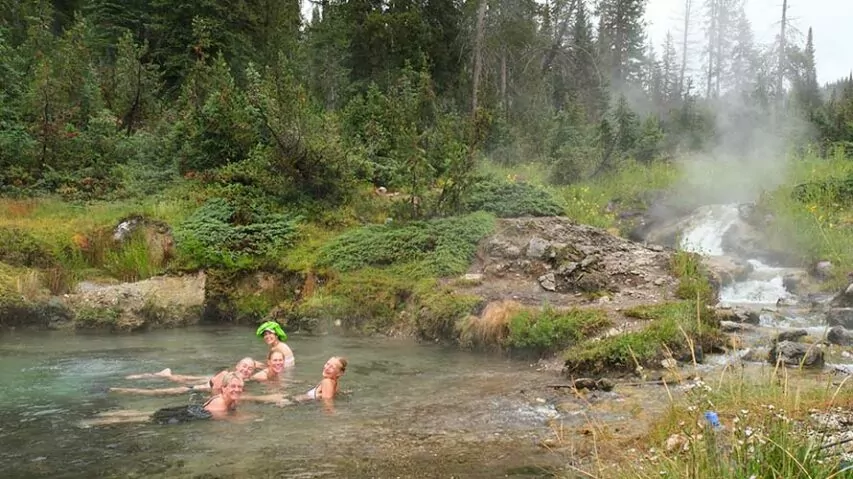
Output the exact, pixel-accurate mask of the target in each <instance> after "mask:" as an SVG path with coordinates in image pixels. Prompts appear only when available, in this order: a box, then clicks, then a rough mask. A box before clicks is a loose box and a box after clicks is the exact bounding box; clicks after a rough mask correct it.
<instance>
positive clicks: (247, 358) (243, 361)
mask: <svg viewBox="0 0 853 479" xmlns="http://www.w3.org/2000/svg"><path fill="white" fill-rule="evenodd" d="M243 363H247V364H251V365H252V369H254V367H255V360H254V359H252V358H250V357H248V356H246V357H245V358H243V359H241V360H239V361H237V365H238V366H239V365H241V364H243Z"/></svg>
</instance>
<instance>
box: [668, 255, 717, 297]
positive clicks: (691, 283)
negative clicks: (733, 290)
mask: <svg viewBox="0 0 853 479" xmlns="http://www.w3.org/2000/svg"><path fill="white" fill-rule="evenodd" d="M669 269H670V271H672V274H673V276H675V277H676V278H678V287H677V288H676V290H675V295H676V296H678V297H679V298H681V299H686V300H695V301H699V302H700V303H702V304H710V303H714V302H716V295H717V293H716V291H715V290H714V288H713V287H712V286H711V282H710V280H709V278H710V274H709V272H708V270H707V268H706V267H705V265H704V264H703V263H702V257H701V256H700V255H699V254H697V253H691V252H688V251H677V252H676V253H675V254H673V255H672V256H671V257H670V260H669Z"/></svg>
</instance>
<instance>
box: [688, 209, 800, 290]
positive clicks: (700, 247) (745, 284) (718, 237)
mask: <svg viewBox="0 0 853 479" xmlns="http://www.w3.org/2000/svg"><path fill="white" fill-rule="evenodd" d="M693 218H694V221H693V223H692V225H691V226H690V227H689V228H688V229H686V230H685V231H684V234H683V236H682V240H681V248H682V249H683V250H685V251H692V252H696V253H701V254H704V255H707V256H724V255H726V251H724V249H723V236H725V234H726V232H727V231H728V230H729V228H731V227H732V225H734V224H735V222H737V221H738V220H739V218H740V213H739V211H738V205H736V204H723V205H707V206H703V207H701V208H699V209H697V210H696V212H695V213H694V215H693ZM747 261H748V262H749V264H750V266H751V272H750V274H749V277H748V278H746V280H744V281H738V282H734V283H731V284H729V285H727V286H725V287H724V288H723V289H722V290H720V304H722V305H724V306H727V305H743V306H748V305H752V306H768V305H776V304H777V302H779V301H780V300H781V301H783V302H786V303H787V302H791V301H793V300H794V298H793V295H791V293H789V292H788V291H787V290H786V289H785V286H784V284H783V278H784V276H785V274H787V273H789V272H791V271H792V269H790V268H778V267H773V266H768V265H766V264H764V263H762V262H761V261H759V260H757V259H754V258H750V259H748V260H747Z"/></svg>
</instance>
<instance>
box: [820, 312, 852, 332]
mask: <svg viewBox="0 0 853 479" xmlns="http://www.w3.org/2000/svg"><path fill="white" fill-rule="evenodd" d="M826 324H828V325H830V326H842V327H844V328H846V329H853V308H831V309H830V310H829V311H827V312H826Z"/></svg>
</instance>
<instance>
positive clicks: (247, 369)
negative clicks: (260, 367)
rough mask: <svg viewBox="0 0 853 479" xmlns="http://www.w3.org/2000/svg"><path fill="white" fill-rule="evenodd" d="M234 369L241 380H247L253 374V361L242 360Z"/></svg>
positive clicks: (248, 359)
mask: <svg viewBox="0 0 853 479" xmlns="http://www.w3.org/2000/svg"><path fill="white" fill-rule="evenodd" d="M234 369H235V370H236V371H237V374H239V375H240V377H241V378H243V379H249V378H250V377H252V373H254V372H255V361H254V360H253V359H252V358H243V359H241V360H240V362H239V363H237V367H235V368H234Z"/></svg>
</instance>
